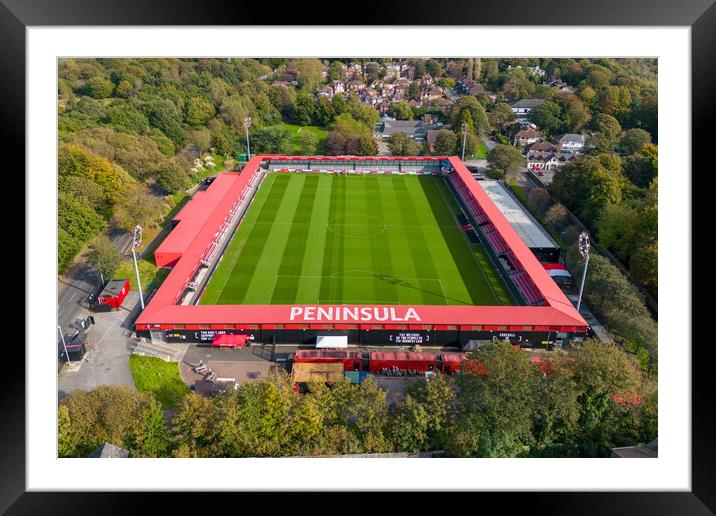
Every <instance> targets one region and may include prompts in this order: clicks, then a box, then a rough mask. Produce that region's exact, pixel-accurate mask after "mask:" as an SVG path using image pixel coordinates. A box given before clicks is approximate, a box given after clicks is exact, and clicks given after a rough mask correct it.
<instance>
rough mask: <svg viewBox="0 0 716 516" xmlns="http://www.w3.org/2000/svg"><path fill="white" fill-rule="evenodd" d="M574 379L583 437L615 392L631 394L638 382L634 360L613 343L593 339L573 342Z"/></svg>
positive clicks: (586, 435)
mask: <svg viewBox="0 0 716 516" xmlns="http://www.w3.org/2000/svg"><path fill="white" fill-rule="evenodd" d="M570 357H571V359H572V361H573V368H574V381H575V383H576V386H577V389H578V390H579V393H580V394H579V403H580V405H581V414H580V418H579V424H580V426H581V431H582V433H583V435H584V436H585V437H589V436H590V435H592V434H593V432H594V431H595V429H596V427H597V426H598V425H599V423H600V422H601V420H602V417H603V415H604V413H605V412H606V410H607V409H608V406H609V403H610V396H611V395H614V394H615V393H622V392H623V393H629V394H635V393H636V392H637V388H638V386H639V383H640V378H639V371H638V369H637V367H636V366H635V364H634V362H633V361H632V360H631V359H629V357H627V355H626V354H625V353H624V352H622V351H621V350H619V349H618V348H617V347H616V346H613V345H609V344H605V343H603V342H599V341H596V340H594V339H588V340H586V341H585V342H584V343H583V344H582V345H576V346H573V348H572V351H571V352H570Z"/></svg>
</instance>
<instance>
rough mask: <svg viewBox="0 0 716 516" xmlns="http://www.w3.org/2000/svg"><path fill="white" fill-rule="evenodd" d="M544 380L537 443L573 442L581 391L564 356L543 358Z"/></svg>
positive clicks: (539, 407) (540, 387)
mask: <svg viewBox="0 0 716 516" xmlns="http://www.w3.org/2000/svg"><path fill="white" fill-rule="evenodd" d="M542 371H543V372H544V376H543V379H542V380H541V381H540V382H539V386H538V393H537V396H538V399H539V400H540V403H538V405H537V409H536V413H535V421H534V431H533V435H534V438H535V441H536V444H540V445H552V444H558V443H570V442H573V441H574V436H575V433H576V432H577V430H578V428H579V416H580V405H579V399H578V397H579V391H578V389H577V383H576V382H575V381H574V372H573V371H572V369H571V368H570V364H569V363H568V361H567V360H566V359H565V358H563V357H562V356H561V355H559V354H556V355H552V356H550V357H549V358H546V357H545V358H544V359H543V360H542Z"/></svg>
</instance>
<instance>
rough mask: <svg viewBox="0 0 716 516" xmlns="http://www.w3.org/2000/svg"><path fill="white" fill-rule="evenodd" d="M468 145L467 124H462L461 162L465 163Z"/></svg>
mask: <svg viewBox="0 0 716 516" xmlns="http://www.w3.org/2000/svg"><path fill="white" fill-rule="evenodd" d="M466 143H467V122H463V124H462V157H461V158H460V161H465V144H466Z"/></svg>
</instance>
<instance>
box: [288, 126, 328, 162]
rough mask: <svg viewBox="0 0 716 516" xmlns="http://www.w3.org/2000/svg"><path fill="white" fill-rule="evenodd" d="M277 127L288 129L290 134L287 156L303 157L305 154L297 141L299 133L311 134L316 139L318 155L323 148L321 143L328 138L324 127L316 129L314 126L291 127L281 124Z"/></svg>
mask: <svg viewBox="0 0 716 516" xmlns="http://www.w3.org/2000/svg"><path fill="white" fill-rule="evenodd" d="M277 127H281V128H283V129H288V130H289V131H290V132H291V143H290V146H289V150H288V154H291V155H303V154H306V152H305V150H304V149H303V147H302V146H301V144H300V143H299V140H298V135H299V133H301V132H304V131H305V132H309V133H313V134H314V135H315V136H316V138H318V150H317V151H316V152H317V153H319V154H320V151H321V149H322V148H323V142H324V141H325V139H326V136H328V129H326V128H325V127H317V126H315V125H307V126H300V125H291V124H281V125H279V126H277Z"/></svg>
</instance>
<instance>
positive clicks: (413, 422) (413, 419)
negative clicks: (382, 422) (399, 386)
mask: <svg viewBox="0 0 716 516" xmlns="http://www.w3.org/2000/svg"><path fill="white" fill-rule="evenodd" d="M429 424H430V416H429V414H428V411H427V410H426V409H425V407H423V405H422V404H420V403H418V402H417V401H416V400H414V399H413V398H412V397H411V396H410V395H408V396H407V397H406V399H405V401H403V402H402V403H400V404H399V405H398V406H397V408H396V409H395V411H394V412H393V413H392V414H391V418H390V427H389V434H390V439H391V442H392V444H393V449H394V450H396V451H400V452H418V451H420V450H423V449H425V448H426V446H427V440H428V426H429Z"/></svg>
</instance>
